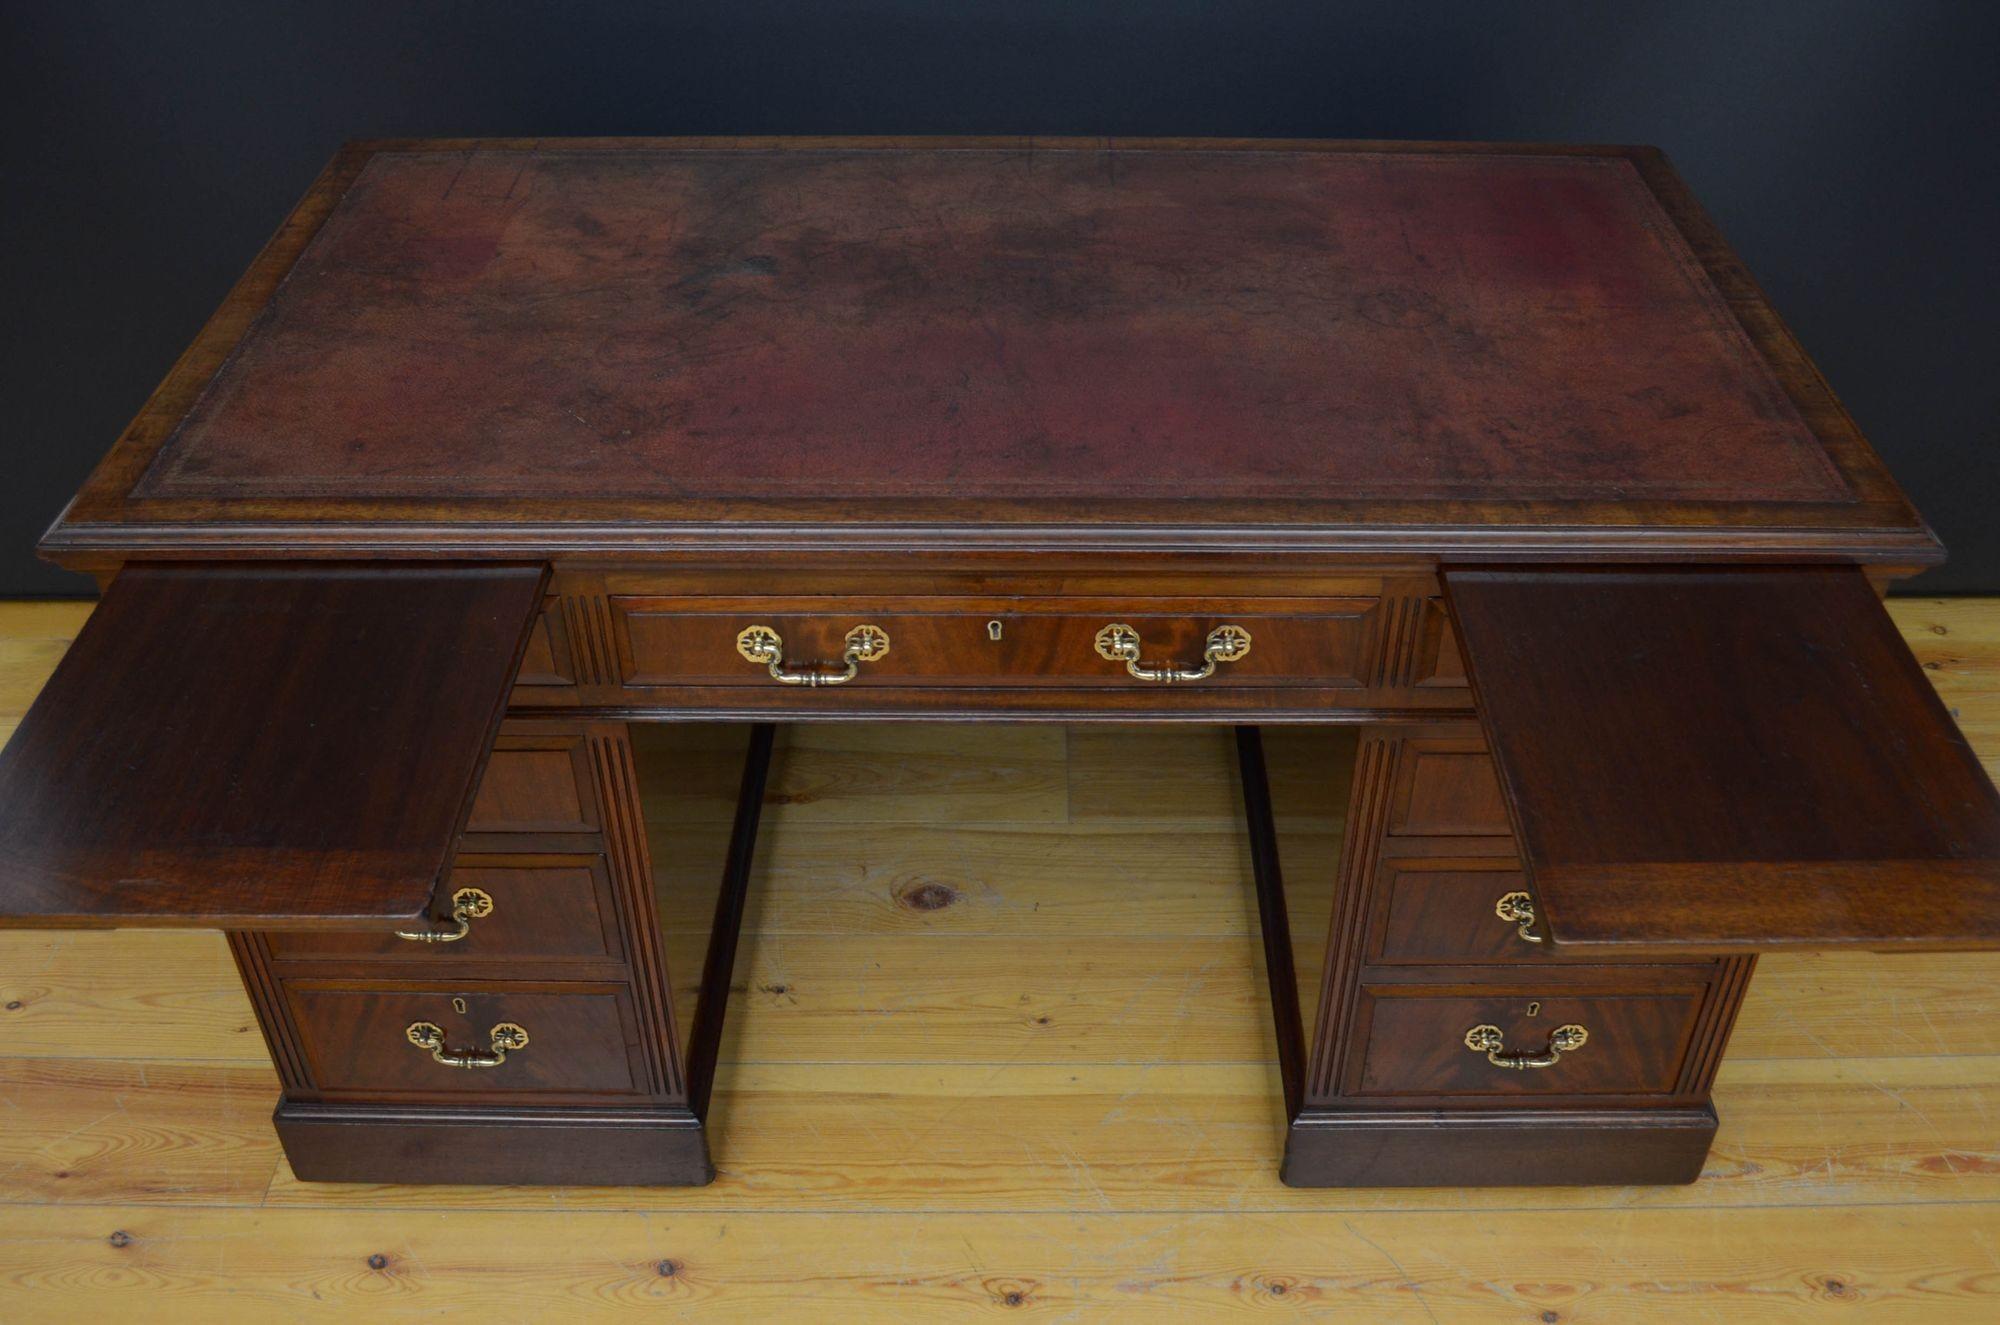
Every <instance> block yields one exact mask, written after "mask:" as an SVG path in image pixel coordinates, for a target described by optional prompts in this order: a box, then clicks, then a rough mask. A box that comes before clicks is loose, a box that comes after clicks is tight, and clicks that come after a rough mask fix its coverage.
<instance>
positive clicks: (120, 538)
mask: <svg viewBox="0 0 2000 1325" xmlns="http://www.w3.org/2000/svg"><path fill="white" fill-rule="evenodd" d="M42 547H43V551H44V552H45V554H46V555H47V556H49V557H50V558H52V559H54V560H55V561H57V562H59V563H61V564H63V565H66V566H71V567H75V568H79V569H82V570H85V571H89V572H92V573H94V574H95V575H96V576H97V577H98V578H99V580H100V582H101V584H102V585H103V589H104V597H103V602H102V604H101V606H100V607H99V608H98V610H97V612H96V613H95V615H93V616H92V617H91V618H90V620H89V622H88V624H87V625H86V627H85V628H84V630H83V632H82V634H81V636H80V637H79V638H78V639H77V641H76V643H75V646H74V648H73V649H72V650H71V652H70V653H69V655H68V656H67V657H66V658H65V659H64V660H63V662H62V664H61V666H60V667H59V668H58V669H57V671H56V673H55V676H54V678H53V679H52V680H51V681H50V683H49V685H48V687H47V689H46V691H45V692H44V693H43V694H42V695H41V697H40V698H39V699H38V700H37V701H36V703H35V705H34V707H33V709H32V711H31V712H30V713H29V714H28V715H27V717H26V719H25V721H24V722H23V723H22V725H21V727H20V729H19V731H18V733H17V734H16V735H15V737H14V739H13V741H12V743H11V744H10V745H9V746H8V747H7V749H6V752H5V754H4V756H0V911H4V912H5V920H6V923H9V924H14V925H27V926H145V925H158V926H167V925H180V926H205V927H212V928H219V929H223V930H226V931H228V933H229V941H230V944H231V947H232V949H233V951H234V954H235V957H236V961H237V964H238V966H239V968H240V970H241V972H242V977H243V981H244V984H245V986H246V988H247V989H248V990H249V993H250V996H251V999H252V1001H253V1002H254V1004H255V1006H256V1010H257V1016H258V1019H259V1022H260V1023H261V1025H262V1028H263V1031H264V1035H265V1037H266V1039H267V1040H268V1042H269V1045H270V1049H271V1054H272V1057H273V1059H274V1060H275V1062H276V1065H277V1070H278V1073H279V1076H280V1077H281V1079H282V1082H283V1095H282V1099H281V1101H280V1103H279V1105H278V1110H277V1128H278V1131H279V1134H280V1135H281V1137H282V1138H283V1142H284V1146H285V1151H286V1154H287V1155H288V1156H289V1158H290V1161H291V1164H292V1167H293V1169H294V1170H295V1171H296V1172H297V1173H298V1175H299V1176H300V1177H302V1178H306V1179H331V1180H355V1181H369V1182H428V1181H437V1182H445V1181H449V1182H467V1181H475V1182H513V1183H699V1182H703V1181H706V1180H707V1179H708V1177H709V1176H710V1174H711V1173H712V1172H713V1170H712V1168H711V1164H710V1157H709V1154H708V1149H707V1144H706V1139H705V1135H704V1122H705V1119H706V1117H707V1113H708V1107H709V1100H710V1088H711V1085H712V1082H713V1078H714V1072H715V1063H716V1052H717V1044H718V1041H719V1037H720V1033H721V1026H722V1018H723V1012H724V1000H725V998H726V992H727V988H728V982H729V973H730V967H731V962H732V958H733V955H734V952H735V945H736V941H737V934H738V929H739V927H740V923H741V916H742V905H743V889H744V886H745V881H746V879H747V878H748V876H749V872H750V869H751V866H752V861H753V853H754V851H755V847H756V835H757V820H758V808H759V805H760V802H761V800H762V790H763V780H764V770H765V768H766V766H767V765H768V762H769V755H770V749H771V731H772V724H775V723H778V722H808V721H813V722H817V721H841V720H851V719H861V718H866V719H925V720H953V721H956V720H974V719H977V720H1004V721H1038V722H1095V721H1105V720H1116V721H1119V722H1154V721H1160V722H1205V723H1220V724H1230V725H1233V726H1235V727H1236V728H1237V729H1238V742H1239V748H1240V751H1241V754H1242V763H1243V774H1244V781H1243V785H1244V807H1245V812H1246V820H1245V822H1246V831H1247V832H1248V833H1249V835H1250V842H1251V847H1252V852H1253V859H1254V862H1255V866H1256V876H1257V884H1258V888H1259V902H1260V913H1261V917H1262V921H1263V931H1264V943H1265V947H1266V951H1267V954H1268V956H1269V962H1268V966H1269V969H1270V974H1271V982H1272V991H1273V1002H1272V1006H1273V1010H1274V1026H1275V1032H1276V1035H1277V1047H1278V1057H1279V1060H1280V1062H1281V1064H1282V1067H1283V1073H1282V1076H1283V1082H1284V1091H1285V1110H1286V1116H1287V1118H1288V1119H1289V1120H1290V1132H1289V1137H1288V1144H1287V1149H1286V1159H1285V1168H1284V1176H1285V1178H1286V1180H1287V1181H1289V1182H1293V1183H1298V1184H1402V1183H1440V1184H1452V1185H1467V1184H1476V1183H1586V1182H1587V1183H1601V1182H1621V1183H1623V1182H1684V1181H1689V1180H1692V1179H1693V1178H1694V1177H1695V1175H1696V1174H1697V1173H1698V1172H1699V1170H1700V1167H1701V1164H1702V1160H1703V1157H1704V1155H1705V1154H1706V1153H1707V1148H1708V1144H1709V1140H1710V1138H1711V1136H1712V1135H1713V1133H1714V1130H1715V1126H1716V1117H1715V1113H1714V1110H1713V1108H1712V1105H1711V1103H1710V1087H1711V1084H1712V1082H1713V1081H1714V1079H1715V1073H1716V1067H1717V1064H1718V1062H1719V1061H1720V1060H1721V1058H1722V1056H1723V1054H1724V1052H1725V1047H1726V1045H1727V1043H1728V1039H1729V1033H1730V1026H1731V1022H1732V1020H1733V1018H1734V1017H1735V1014H1736V1011H1737V1008H1738V1007H1739V1005H1740V1004H1741V1002H1742V999H1743V996H1744V992H1745V989H1746V987H1747V985H1748V983H1749V981H1750V978H1751V972H1752V968H1753V966H1754V964H1755V961H1756V954H1758V953H1759V952H1764V951H1769V950H1773V949H1781V948H1828V947H1841V946H1860V947H1864V948H1871V949H1893V950H1899V951H1900V950H1907V951H1913V952H1914V951H1926V950H1932V949H1941V948H1964V947H1981V946H2000V802H1996V797H1995V793H1994V789H1993V787H1992V785H1991V784H1990V783H1989V782H1988V780H1987V778H1986V777H1985V775H1984V774H1983V772H1982V771H1981V768H1980V766H1979V764H1978V762H1977V761H1976V760H1975V759H1974V757H1973V756H1972V754H1971V753H1970V751H1969V750H1968V749H1967V747H1966V745H1965V743H1964V741H1963V740H1962V739H1961V737H1960V736H1959V734H1958V733H1957V731H1956V730H1955V729H1954V727H1953V725H1952V722H1951V720H1950V718H1949V716H1948V715H1947V714H1946V712H1945V710H1944V709H1943V708H1942V707H1941V706H1940V704H1939V702H1938V700H1937V698H1936V696H1935V695H1934V694H1933V693H1932V690H1931V688H1930V687H1929V686H1928V685H1927V684H1926V682H1925V680H1924V677H1923V675H1922V673H1921V672H1920V671H1919V669H1918V667H1917V665H1916V663H1915V662H1914V660H1913V659H1912V658H1911V656H1910V655H1909V653H1908V652H1907V651H1906V650H1905V649H1904V647H1903V646H1902V644H1901V642H1900V641H1899V640H1898V638H1897V637H1896V634H1895V632H1894V631H1893V630H1892V628H1891V626H1890V624H1889V622H1888V620H1887V618H1886V617H1885V615H1884V614H1883V612H1882V611H1881V609H1880V605H1879V601H1878V596H1879V593H1880V591H1881V590H1882V588H1883V586H1884V585H1885V584H1886V583H1887V582H1888V581H1890V580H1891V579H1893V578H1894V577H1896V576H1899V575H1904V574H1908V573H1910V572H1912V571H1914V570H1916V569H1919V568H1921V567H1923V566H1925V565H1927V564H1930V563H1932V562H1934V561H1936V560H1938V559H1939V557H1940V555H1941V552H1940V549H1939V547H1938V545H1937V543H1936V541H1935V540H1934V539H1933V538H1932V536H1931V534H1930V532H1929V531H1928V530H1927V529H1926V527H1925V526H1924V524H1923V523H1922V521H1921V520H1920V519H1919V518H1918V516H1917V515H1916V514H1915V513H1914V512H1913V511H1912V509H1911V508H1910V506H1909V504H1908V503H1907V502H1906V500H1905V499H1904V498H1903V496H1902V495H1901V493H1900V492H1899V491H1898V489H1897V488H1896V485H1895V483H1894V482H1893V481H1892V480H1891V479H1890V477H1889V475H1888V474H1887V473H1886V472H1885V471H1884V469H1883V467H1882V465H1881V463H1880V462H1879V461H1878V460H1877V459H1876V457H1875V456H1874V454H1873V453H1872V452H1871V451H1870V450H1869V447H1868V445H1867V443H1866V442H1865V441H1864V440H1863V439H1862V437H1861V436H1860V434H1859V433H1858V432H1857V431H1856V429H1855V427H1854V424H1853V422H1852V421H1851V420H1850V419H1849V418H1848V416H1847V414H1846V413H1845V412H1844V411H1843V410H1842V408H1841V406H1840V404H1839V403H1838V402H1837V401H1836V400H1835V399H1834V397H1833V395H1832V394H1831V393H1830V392H1829V391H1828V389H1827V386H1826V384H1825V383H1824V382H1823V381H1822V380H1821V378H1820V376H1819V374H1818V372H1817V371H1815V369H1814V368H1813V365H1812V364H1811V363H1810V362H1809V361H1808V360H1807V358H1806V356H1805V355H1804V353H1803V352H1802V351H1801V350H1800V348H1799V346H1798V344H1797V342H1796V341H1794V340H1793V339H1792V337H1791V336H1790V334H1789V333H1788V332H1787V331H1786V330H1785V327H1784V326H1783V324H1782V323H1781V322H1780V321H1779V320H1778V318H1777V316H1776V315H1775V314H1774V313H1773V312H1772V310H1771V308H1770V307H1769V305H1768V304H1767V303H1766V302H1765V300H1764V299H1763V298H1762V296H1761V295H1760V294H1759V293H1758V291H1757V289H1756V287H1755V286H1754V284H1753V283H1752V281H1751V279H1750V277H1749V276H1748V275H1747V274H1746V273H1745V271H1744V270H1743V268H1742V266H1741V265H1740V264H1739V263H1738V261H1737V259H1736V258H1735V256H1734V255H1733V254H1732V253H1731V252H1730V250H1729V249H1728V247H1727V246H1726V245H1725V244H1724V242H1723V240H1722V239H1721V237H1720V236H1719V235H1718V234H1717V232H1716V230H1715V228H1714V227H1713V226H1712V225H1711V224H1710V222H1709V221H1708V220H1707V219H1706V218H1705V217H1704V216H1703V214H1702V212H1701V210H1700V208H1699V207H1698V206H1697V205H1696V204H1695V202H1694V201H1693V199H1692V198H1691V197H1690V196H1689V195H1688V192H1687V190H1686V189H1685V188H1684V187H1683V186H1682V184H1681V183H1680V181H1679V180H1678V179H1677V178H1676V177H1675V175H1674V173H1673V172H1672V170H1671V169H1670V168H1669V167H1668V165H1667V163H1666V161H1665V160H1664V159H1663V158H1662V157H1661V156H1660V154H1659V153H1658V152H1656V151H1653V150H1651V149H1647V148H1626V147H1557V146H1496V145H1483V144H1471V145H1454V144H1387V143H1272V142H1132V143H1123V142H1104V141H1088V142H1083V141H1057V142H1047V141H1028V140H979V141H971V140H944V141H823V140H756V141H749V140H744V141H728V142H712V141H652V140H648V141H574V142H569V141H518V142H517V141H476V142H464V141H460V142H382V143H369V144H360V145H356V146H353V147H350V148H348V149H346V150H343V151H342V152H341V153H340V154H339V155H338V156H337V157H336V158H335V159H334V161H333V162H332V164H331V165H330V166H329V167H328V168H327V170H326V172H325V174H324V175H323V176H322V177H321V178H320V180H319V181H318V182H317V183H316V184H315V185H314V186H313V188H312V190H311V192H310V193H308V194H307V195H306V197H305V199H304V201H303V202H301V203H300V204H299V206H298V208H297V209H296V210H295V211H294V212H293V213H292V215H291V216H290V217H289V218H288V219H287V220H286V221H285V223H284V225H283V226H282V228H281V229H280V230H279V231H278V233H277V235H276V237H275V238H274V239H273V240H272V241H271V242H270V244H269V245H268V246H267V247H266V249H265V250H264V252H263V253H262V254H261V255H260V256H259V257H258V258H257V260H256V262H255V263H254V265H252V267H251V268H250V270H249V272H248V274H246V275H245V276H244V277H243V279H242V280H241V282H240V283H239V284H238V285H237V287H236V289H235V290H234V292H233V293H232V294H231V295H230V296H229V298H228V300H227V301H226V302H225V303H224V304H223V306H222V308H221V310H220V311H219V312H217V313H216V315H215V316H214V318H213V319H212V320H211V321H210V322H209V324H208V325H207V327H206V328H205V329H204V330H203V331H202V333H201V335H200V336H199V338H198V339H197V340H196V341H195V343H194V345H193V346H192V348H190V349H189V350H188V351H187V353H186V354H185V355H184V356H183V357H182V359H181V360H180V362H179V363H178V364H177V365H176V366H175V367H174V369H173V372H172V373H171V374H170V375H169V377H168V378H167V380H166V381H165V383H164V384H163V385H162V386H161V387H160V388H159V390H158V391H157V392H156V393H155V394H154V396H153V397H152V399H151V400H150V402H148V404H147V405H146V407H145V409H144V410H143V411H142V412H141V413H140V415H139V416H138V418H137V419H136V420H135V421H134V422H133V423H132V425H131V426H130V428H129V429H128V430H127V431H126V432H125V434H124V435H123V437H121V438H120V439H119V440H118V442H117V444H116V445H115V446H114V447H113V449H112V450H111V452H110V454H109V455H108V456H107V457H106V458H105V460H104V461H103V463H102V464H101V465H100V466H99V467H98V469H97V470H96V472H95V473H94V474H93V475H92V476H91V478H90V480H89V481H88V483H87V484H86V485H85V487H84V489H83V491H82V492H81V493H80V494H79V495H78V496H77V498H76V499H75V501H74V502H73V503H72V504H71V506H70V507H69V509H68V510H67V511H65V512H64V513H63V515H62V516H61V518H60V519H59V520H57V522H56V523H55V525H54V527H53V528H52V529H50V531H49V533H48V535H47V537H46V539H45V541H44V542H43V545H42ZM669 718H671V719H680V720H685V719H694V720H714V721H734V722H742V723H747V724H750V725H751V737H750V739H749V743H748V752H749V753H748V758H747V760H746V764H745V767H744V771H743V776H742V795H741V798H740V803H739V805H738V810H737V818H736V825H735V832H734V835H733V837H732V839H731V842H730V850H729V857H728V860H727V862H726V865H725V866H724V870H723V882H722V886H721V888H720V890H719V894H718V897H719V901H718V904H717V906H716V915H715V923H714V926H713V930H712V933H711V934H710V937H709V939H708V947H707V958H706V963H705V966H704V970H703V976H702V988H703V990H704V994H703V997H702V998H701V999H700V1000H699V1003H698V1004H697V1005H696V1006H695V1008H694V1010H693V1013H692V1015H691V1016H690V1015H688V1013H687V1009H685V1008H683V1009H681V1010H680V1011H681V1016H680V1017H679V1018H678V1019H677V1017H676V1009H675V1007H674V1006H673V1001H672V1000H671V999H670V998H669V996H668V993H667V991H668V988H669V985H668V978H667V971H666V969H665V965H664V962H663V959H662V951H663V947H662V936H661V932H660V929H661V927H660V923H659V913H658V911H657V909H656V907H655V898H654V896H653V876H652V869H651V863H650V862H649V860H648V850H647V845H646V836H645V833H644V824H643V822H642V819H641V812H640V800H639V797H638V794H637V777H638V775H637V772H636V766H635V761H634V756H633V747H632V742H631V740H630V737H629V735H628V727H629V725H630V724H633V723H643V722H648V721H659V720H665V719H669ZM1277 723H1314V724H1333V725H1335V726H1336V727H1338V728H1340V729H1342V731H1343V732H1344V733H1345V734H1344V735H1342V737H1341V739H1340V741H1339V742H1337V743H1336V745H1335V746H1331V747H1329V748H1337V749H1338V750H1339V751H1341V752H1342V754H1341V758H1343V759H1344V760H1347V761H1348V765H1347V766H1346V767H1344V768H1342V769H1340V770H1338V775H1339V776H1342V777H1348V778H1351V782H1352V793H1351V800H1350V802H1349V811H1348V816H1347V830H1346V832H1347V837H1346V844H1345V850H1344V853H1343V858H1342V863H1341V865H1340V869H1339V874H1338V878H1337V880H1334V881H1332V887H1333V903H1332V922H1331V929H1330V932H1329V935H1328V941H1327V945H1326V959H1325V964H1324V970H1323V971H1313V970H1307V971H1303V972H1298V971H1295V970H1294V969H1293V966H1294V964H1293V961H1292V959H1291V948H1290V945H1289V939H1288V936H1287V924H1288V917H1287V915H1286V910H1285V900H1284V894H1283V890H1282V888H1281V887H1280V872H1281V869H1282V863H1281V860H1280V853H1279V851H1278V849H1277V843H1276V838H1275V835H1274V833H1273V832H1272V828H1271V812H1270V805H1269V799H1268V792H1267V789H1266V786H1265V782H1264V770H1263V766H1262V762H1261V757H1260V754H1259V749H1260V742H1259V733H1258V728H1259V727H1260V726H1261V725H1267V724H1277ZM1335 775H1336V770H1333V769H1331V768H1330V769H1329V772H1328V776H1329V778H1332V777H1334V776H1335ZM1301 981H1303V982H1304V990H1303V994H1301V992H1300V990H1299V985H1300V982H1301ZM800 1144H801V1145H802V1146H803V1145H809V1144H811V1142H810V1139H809V1138H806V1137H801V1138H800Z"/></svg>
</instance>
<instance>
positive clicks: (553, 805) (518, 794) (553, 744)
mask: <svg viewBox="0 0 2000 1325" xmlns="http://www.w3.org/2000/svg"><path fill="white" fill-rule="evenodd" d="M601 823H602V818H601V816H600V815H599V813H598V807H597V796H596V794H595V792H594V790H593V787H592V783H591V776H590V766H589V755H588V751H587V747H586V742H585V739H584V737H582V736H581V735H575V734H569V733H550V732H538V733H526V734H524V733H520V732H510V731H508V730H507V729H506V728H504V727H503V728H502V729H501V732H500V737H499V739H498V740H497V741H495V742H494V745H493V753H492V755H491V757H489V758H488V760H487V761H486V772H485V774H484V775H483V776H482V777H481V778H480V781H479V792H478V794H477V795H475V796H474V797H473V801H472V812H471V814H470V816H469V817H468V818H467V820H466V824H465V830H466V831H467V832H468V833H594V832H596V831H598V828H599V826H600V824H601Z"/></svg>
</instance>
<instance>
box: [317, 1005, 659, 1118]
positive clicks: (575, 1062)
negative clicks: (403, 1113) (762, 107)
mask: <svg viewBox="0 0 2000 1325" xmlns="http://www.w3.org/2000/svg"><path fill="white" fill-rule="evenodd" d="M284 997H285V1002H286V1004H287V1006H288V1007H289V1009H290V1012H291V1015H292V1019H293V1021H294V1023H295V1024H296V1025H297V1027H298V1032H299V1040H300V1044H301V1046H302V1047H303V1049H304V1053H305V1059H306V1069H307V1072H308V1074H309V1075H310V1077H311V1078H312V1082H313V1085H314V1087H315V1089H316V1090H317V1091H318V1092H319V1093H321V1094H323V1095H327V1096H356V1095H364V1096H368V1097H371V1098H376V1099H380V1098H388V1097H398V1098H401V1097H417V1096H447V1097H460V1098H467V1097H482V1096H483V1097H486V1098H492V1097H495V1096H505V1097H508V1098H516V1097H521V1096H564V1097H577V1096H631V1095H641V1094H645V1093H647V1088H646V1071H645V1067H644V1060H643V1056H642V1051H641V1049H640V1041H639V1027H638V1019H637V1016H636V1015H635V1013H634V1010H633V1005H632V998H631V993H630V990H629V989H628V988H627V987H626V986H625V985H622V984H610V983H604V984H586V983H582V982H578V983H565V984H559V985H558V984H544V985H529V984H504V985H502V984H489V985H483V986H477V987H461V986H453V985H448V984H442V983H438V984H431V983H425V984H414V983H412V984H406V985H398V986H394V987H383V986H379V985H378V986H373V987H370V986H367V985H364V984H362V983H360V982H356V981H343V980H287V981H285V984H284ZM413 1028H415V1029H414V1030H413ZM433 1028H434V1029H435V1032H436V1034H435V1035H432V1034H431V1031H432V1029H433ZM419 1040H424V1041H426V1042H425V1043H418V1042H417V1041H419ZM522 1040H525V1042H524V1043H523V1042H521V1041H522ZM433 1042H435V1048H433V1047H432V1045H433ZM440 1054H441V1055H443V1056H444V1057H446V1058H448V1059H455V1060H458V1061H464V1062H476V1063H484V1064H488V1065H486V1066H478V1067H462V1066H453V1065H451V1064H449V1063H446V1062H440V1061H438V1058H437V1055H440ZM495 1060H499V1061H495Z"/></svg>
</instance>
